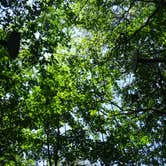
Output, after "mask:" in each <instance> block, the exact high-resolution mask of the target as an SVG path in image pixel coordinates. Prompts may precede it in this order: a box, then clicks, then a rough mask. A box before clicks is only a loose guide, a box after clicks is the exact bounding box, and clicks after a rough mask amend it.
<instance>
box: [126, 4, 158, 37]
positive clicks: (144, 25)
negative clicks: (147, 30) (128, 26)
mask: <svg viewBox="0 0 166 166" xmlns="http://www.w3.org/2000/svg"><path fill="white" fill-rule="evenodd" d="M160 7H161V5H159V6H158V7H157V8H156V9H155V10H154V12H153V13H152V14H151V15H150V16H149V18H148V19H147V21H146V22H145V24H143V25H142V26H141V27H139V28H138V29H137V30H136V31H135V32H134V33H133V34H132V36H131V37H130V38H129V39H128V40H131V39H132V38H133V37H134V36H136V35H137V34H138V33H139V32H140V31H141V30H142V29H143V28H144V27H146V26H147V25H148V24H149V23H150V22H151V20H152V18H153V17H154V16H155V15H156V13H157V12H158V10H159V9H160Z"/></svg>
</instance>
